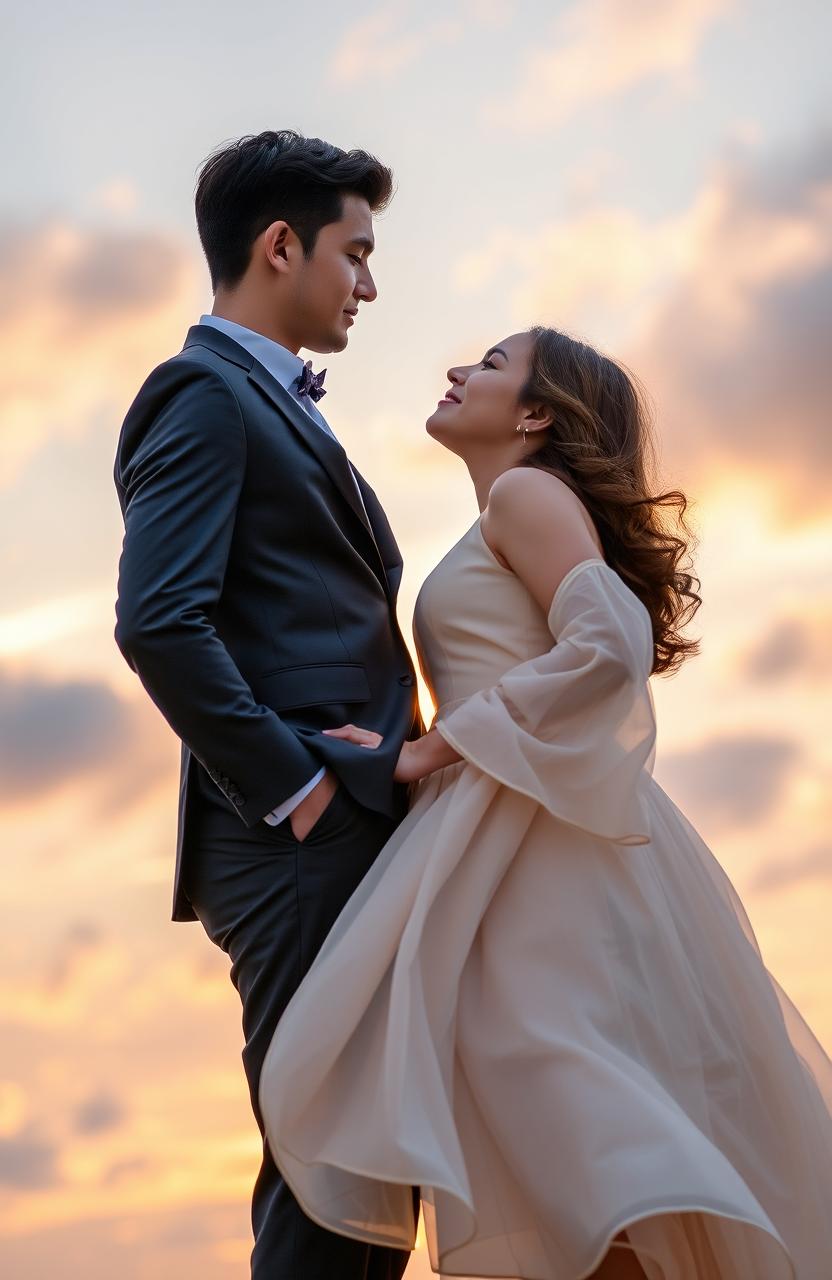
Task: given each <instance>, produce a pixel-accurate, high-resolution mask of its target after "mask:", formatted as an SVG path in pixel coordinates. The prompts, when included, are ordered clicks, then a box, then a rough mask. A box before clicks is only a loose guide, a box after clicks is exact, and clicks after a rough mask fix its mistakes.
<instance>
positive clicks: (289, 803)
mask: <svg viewBox="0 0 832 1280" xmlns="http://www.w3.org/2000/svg"><path fill="white" fill-rule="evenodd" d="M199 323H200V324H206V325H209V326H210V327H211V328H212V329H219V331H220V333H224V334H226V335H227V336H228V337H229V338H233V339H234V341H235V342H239V344H240V346H241V347H245V349H246V351H248V352H249V354H250V355H252V356H254V358H255V360H259V361H260V363H261V364H262V365H263V367H264V368H266V369H268V371H269V373H270V374H271V375H272V377H273V378H276V379H277V381H278V382H279V383H280V385H281V387H284V388H285V389H286V390H287V391H288V392H289V394H290V395H291V396H292V397H293V398H294V399H295V400H297V402H298V404H299V405H300V407H301V408H302V409H303V410H304V412H305V413H307V414H308V415H309V417H310V418H311V419H312V421H313V422H315V423H317V425H318V426H319V427H320V428H321V429H322V430H323V431H326V432H327V434H328V435H331V436H332V438H333V440H336V439H337V436H336V435H335V432H334V431H333V430H332V428H331V427H330V425H329V423H328V422H327V420H326V418H325V417H324V415H323V414H322V413H321V411H320V409H319V408H318V407H317V405H316V404H315V401H314V400H313V399H312V397H311V396H299V395H298V394H297V391H296V385H295V384H296V383H297V380H298V378H299V377H300V375H301V372H302V370H303V364H304V362H303V360H301V358H300V356H296V355H295V354H294V352H292V351H289V350H288V348H287V347H282V346H281V345H280V343H279V342H273V341H272V339H271V338H267V337H266V336H265V335H264V334H262V333H256V332H255V331H254V329H246V328H245V326H244V325H241V324H236V323H235V321H233V320H224V319H223V318H222V316H200V317H199ZM325 773H326V768H325V767H324V768H321V769H319V770H318V772H317V773H316V774H315V776H314V778H310V779H309V781H308V782H307V783H305V785H304V786H302V787H301V788H300V790H299V791H296V792H295V794H294V795H292V796H289V799H288V800H284V801H283V803H282V804H279V805H278V806H277V808H276V809H272V811H271V812H270V813H267V814H266V815H265V818H264V819H263V821H264V822H268V824H269V826H270V827H276V826H277V824H278V823H279V822H282V821H283V819H284V818H288V816H289V814H290V813H291V812H292V810H293V809H296V808H297V807H298V805H299V804H300V802H301V800H303V799H305V797H306V796H308V795H309V792H310V791H312V789H313V788H314V787H316V786H317V785H318V783H319V782H320V781H321V779H322V778H323V776H324V774H325Z"/></svg>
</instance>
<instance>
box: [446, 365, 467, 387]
mask: <svg viewBox="0 0 832 1280" xmlns="http://www.w3.org/2000/svg"><path fill="white" fill-rule="evenodd" d="M448 381H449V382H452V383H453V384H454V386H455V387H458V386H461V385H462V383H463V382H464V381H465V379H464V377H463V375H462V372H461V371H460V370H459V369H449V370H448Z"/></svg>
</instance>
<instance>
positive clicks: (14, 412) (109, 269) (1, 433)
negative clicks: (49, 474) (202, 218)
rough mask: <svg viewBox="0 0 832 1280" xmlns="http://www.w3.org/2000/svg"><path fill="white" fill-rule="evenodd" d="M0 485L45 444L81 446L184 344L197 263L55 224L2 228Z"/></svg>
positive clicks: (160, 241) (147, 245) (153, 241)
mask: <svg viewBox="0 0 832 1280" xmlns="http://www.w3.org/2000/svg"><path fill="white" fill-rule="evenodd" d="M0 280H2V284H3V289H2V296H3V302H2V305H1V306H0V343H2V346H3V357H4V358H3V364H2V371H0V423H2V426H0V457H2V463H0V485H7V484H9V483H10V482H11V481H12V480H13V479H14V478H15V476H16V475H17V474H18V473H19V471H20V468H21V466H22V465H23V463H24V462H25V461H26V459H27V458H29V457H30V456H31V454H32V453H33V452H34V451H35V449H36V448H37V447H38V446H39V445H40V444H41V443H42V442H43V441H44V440H45V439H48V438H50V437H55V436H72V437H77V436H78V435H79V434H83V433H84V432H85V430H86V429H87V428H88V426H89V423H90V419H91V416H92V415H93V413H94V412H95V411H96V410H98V411H101V410H102V409H105V408H106V409H107V410H108V411H110V412H111V413H112V415H113V418H114V420H116V421H120V419H121V416H123V413H124V410H125V409H126V407H127V405H128V404H129V402H130V398H131V397H132V394H133V393H134V392H135V388H136V386H138V385H139V383H140V382H141V381H142V380H143V379H144V378H145V376H146V375H147V372H148V370H149V369H150V368H151V367H152V366H153V364H155V363H156V362H157V361H158V360H159V359H162V358H164V357H166V356H167V355H168V354H169V353H170V351H171V350H176V349H177V348H178V346H179V345H181V341H182V337H183V333H184V331H185V329H186V328H187V324H188V323H191V322H192V319H193V316H194V315H195V314H196V311H197V293H198V280H199V273H198V264H197V259H196V257H195V255H193V254H192V252H190V251H187V250H186V249H185V248H184V247H183V246H181V245H180V244H179V243H178V242H177V241H176V240H175V239H173V238H172V237H169V236H163V235H159V234H155V233H150V232H142V233H140V232H133V231H114V230H108V229H103V230H102V229H92V228H88V227H82V226H77V225H73V224H71V223H69V222H67V221H65V220H64V221H60V220H53V221H49V222H42V223H41V224H39V225H37V224H36V225H33V226H25V227H24V226H21V225H9V224H6V225H5V226H3V227H2V228H0Z"/></svg>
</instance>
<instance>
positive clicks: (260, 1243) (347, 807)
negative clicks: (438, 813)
mask: <svg viewBox="0 0 832 1280" xmlns="http://www.w3.org/2000/svg"><path fill="white" fill-rule="evenodd" d="M198 772H200V774H201V771H198ZM200 783H201V794H200V796H199V797H198V798H197V800H198V804H199V813H200V815H201V818H200V821H199V839H198V841H196V842H195V843H194V845H193V846H192V848H191V851H190V853H189V856H188V858H187V860H186V864H185V866H184V867H183V884H184V887H185V892H186V893H187V895H188V897H189V898H190V900H191V902H192V904H193V907H194V911H195V912H196V914H197V916H198V917H199V919H200V920H201V922H202V925H203V927H204V929H205V932H206V933H207V934H208V937H209V938H210V939H211V941H212V942H214V943H215V944H216V945H217V946H218V947H221V948H222V950H223V951H225V952H226V953H227V954H228V956H229V958H230V960H231V981H232V982H233V984H234V986H235V987H236V988H237V991H238V992H239V995H240V999H241V1001H242V1006H243V1009H242V1014H243V1036H244V1040H245V1047H244V1048H243V1051H242V1057H243V1067H244V1070H245V1073H246V1078H247V1080H248V1087H249V1094H250V1096H251V1105H252V1109H253V1111H254V1115H255V1118H256V1120H257V1124H258V1125H259V1128H260V1133H261V1136H263V1161H262V1164H261V1166H260V1170H259V1173H258V1175H257V1179H256V1181H255V1184H254V1191H253V1194H252V1204H251V1222H252V1228H253V1231H254V1248H253V1250H252V1255H251V1276H252V1280H400V1278H401V1276H402V1275H403V1274H404V1270H405V1267H406V1266H407V1263H408V1261H409V1259H410V1253H409V1252H408V1251H407V1250H404V1249H396V1248H388V1247H385V1246H381V1245H375V1244H368V1243H365V1242H364V1241H361V1240H353V1239H350V1238H349V1237H347V1236H342V1235H339V1234H337V1233H336V1232H332V1231H327V1230H326V1229H325V1228H323V1227H321V1226H319V1225H318V1224H317V1223H315V1222H313V1221H312V1220H311V1218H309V1217H307V1215H306V1214H305V1213H304V1212H303V1210H302V1209H301V1208H300V1206H299V1205H298V1203H297V1201H296V1200H295V1198H294V1196H293V1195H292V1193H291V1191H290V1190H289V1188H288V1186H287V1185H286V1183H285V1182H284V1180H283V1178H282V1176H281V1174H280V1172H279V1170H278V1169H277V1167H276V1165H275V1163H274V1160H273V1159H272V1155H271V1152H270V1150H269V1147H268V1144H267V1142H266V1140H265V1135H264V1128H263V1118H262V1115H261V1113H260V1106H259V1102H258V1097H257V1088H258V1083H259V1079H260V1071H261V1068H262V1065H263V1059H264V1058H265V1055H266V1050H267V1049H268V1047H269V1044H270V1042H271V1038H272V1034H273V1032H274V1029H275V1027H276V1026H277V1023H278V1020H279V1018H280V1015H281V1014H282V1012H283V1010H284V1009H285V1007H286V1005H287V1004H288V1002H289V999H290V998H291V996H292V994H293V993H294V991H295V990H296V989H297V987H298V985H299V984H300V981H301V979H302V977H303V975H304V974H305V973H306V971H307V969H308V968H309V966H310V964H311V963H312V960H313V959H314V957H315V955H316V954H317V952H318V950H319V949H320V947H321V944H322V943H323V941H324V938H325V937H326V935H327V933H328V932H329V930H330V928H331V927H332V924H333V923H334V921H335V918H336V916H337V915H338V914H339V912H340V910H341V908H342V907H343V905H344V903H345V902H346V901H347V899H348V898H349V896H350V894H351V893H352V892H353V890H354V889H355V888H356V886H357V885H358V883H359V881H360V880H361V879H362V877H363V876H364V875H365V873H366V872H367V870H368V868H369V867H370V866H371V864H372V863H373V861H374V859H375V857H376V856H377V854H378V852H379V850H380V849H381V847H382V846H383V845H384V843H385V842H386V841H387V839H388V838H389V836H390V834H391V833H392V831H393V829H394V827H395V825H396V824H395V822H394V821H393V820H392V819H390V818H388V817H386V816H385V815H384V814H379V813H374V812H372V811H371V810H369V809H365V808H364V807H363V806H362V805H360V804H359V803H358V802H357V801H356V800H354V799H353V797H352V796H351V795H350V793H349V792H348V791H347V790H346V788H345V787H344V786H343V785H341V784H339V786H338V790H337V791H336V792H335V795H334V797H333V798H332V800H331V801H330V803H329V805H328V806H327V808H326V809H325V810H324V812H323V813H322V814H321V816H320V818H319V819H318V821H317V822H316V823H315V826H314V827H313V828H312V830H311V831H310V832H309V834H308V835H307V837H306V839H305V840H303V841H302V842H300V843H299V842H298V841H297V840H295V838H294V836H293V835H292V829H291V825H290V823H289V820H288V819H286V820H285V821H284V822H282V823H280V825H279V826H276V827H271V826H269V825H268V824H267V823H265V822H261V823H258V824H257V825H256V826H255V827H253V828H246V827H245V826H244V825H243V824H242V822H241V821H240V818H239V817H238V815H237V814H236V812H235V811H234V810H233V808H232V807H231V805H230V804H229V803H228V801H227V800H226V799H225V797H224V796H223V795H222V794H221V793H220V791H219V790H218V789H217V788H216V787H215V786H214V784H213V783H212V782H211V781H210V779H209V778H208V777H207V776H205V777H201V778H200ZM343 980H344V981H345V982H348V981H349V976H348V975H347V974H344V975H343ZM413 1199H414V1209H415V1210H416V1212H417V1213H418V1208H419V1189H418V1187H414V1190H413Z"/></svg>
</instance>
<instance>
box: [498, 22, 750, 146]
mask: <svg viewBox="0 0 832 1280" xmlns="http://www.w3.org/2000/svg"><path fill="white" fill-rule="evenodd" d="M733 7H734V6H733V3H732V2H731V0H580V3H576V4H573V5H572V6H571V7H570V8H569V9H567V10H566V12H565V13H563V14H562V15H561V16H560V17H559V18H558V19H557V21H556V22H555V26H554V38H553V40H552V42H551V44H550V45H549V46H548V47H544V48H538V49H536V50H535V51H534V52H532V53H530V54H529V56H528V57H527V59H526V62H525V65H524V66H523V69H522V71H521V73H520V76H519V77H518V86H517V88H516V89H514V90H513V91H512V92H510V93H508V94H506V95H503V96H501V97H498V98H496V99H495V100H493V101H491V102H490V103H488V104H487V106H486V108H485V112H484V113H485V115H486V117H487V119H488V121H489V122H490V123H492V124H498V125H499V124H502V125H507V126H510V127H512V128H514V129H516V130H519V131H522V132H529V133H531V132H537V131H540V130H542V129H547V128H551V127H552V126H556V125H562V124H563V123H564V122H565V121H566V120H568V119H569V118H570V116H572V115H574V114H575V113H576V112H578V111H580V110H582V109H583V108H585V107H588V106H591V105H595V104H597V103H598V102H601V101H604V100H605V99H609V98H614V97H617V96H618V95H620V94H622V93H625V92H626V91H627V90H629V89H632V88H633V87H635V86H636V85H639V84H642V83H644V82H645V81H650V80H657V79H664V80H674V79H675V80H678V79H679V77H681V76H683V75H685V74H686V73H687V72H688V71H689V69H690V67H691V66H692V64H693V62H694V59H695V57H696V54H697V52H698V50H699V47H700V45H701V44H702V41H703V40H704V38H705V36H706V35H707V34H708V33H709V32H710V30H711V28H712V27H713V26H714V25H715V23H716V22H717V20H718V19H719V18H721V17H723V16H724V15H725V14H726V13H727V12H728V11H730V10H731V9H732V8H733Z"/></svg>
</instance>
